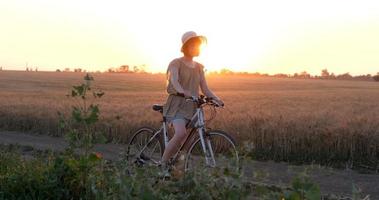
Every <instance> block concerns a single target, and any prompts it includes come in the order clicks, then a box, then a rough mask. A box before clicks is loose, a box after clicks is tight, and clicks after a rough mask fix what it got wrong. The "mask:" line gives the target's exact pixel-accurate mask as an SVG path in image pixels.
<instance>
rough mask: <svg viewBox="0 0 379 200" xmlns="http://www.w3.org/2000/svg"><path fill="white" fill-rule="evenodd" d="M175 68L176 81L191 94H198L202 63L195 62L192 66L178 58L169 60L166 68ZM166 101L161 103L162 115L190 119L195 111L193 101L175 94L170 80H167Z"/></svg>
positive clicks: (202, 71) (202, 73)
mask: <svg viewBox="0 0 379 200" xmlns="http://www.w3.org/2000/svg"><path fill="white" fill-rule="evenodd" d="M171 68H175V70H177V72H178V81H179V84H180V86H181V87H182V88H183V89H184V90H187V91H190V93H191V95H192V96H199V88H200V81H201V80H200V79H201V77H202V76H203V75H204V70H203V68H204V67H203V65H201V64H200V63H197V62H195V66H194V67H190V66H187V65H186V64H185V63H184V62H183V61H182V60H181V59H180V58H176V59H174V60H173V61H171V62H170V64H169V66H168V69H169V70H170V69H171ZM167 93H168V94H169V96H168V97H167V101H166V103H165V104H164V105H163V116H165V117H174V116H175V115H180V116H184V117H185V118H186V119H191V118H192V116H193V115H194V114H195V112H196V105H195V103H194V102H191V101H186V100H185V99H184V98H183V97H180V96H175V95H172V94H176V93H177V90H176V89H175V87H174V85H173V83H172V80H171V79H169V80H168V85H167Z"/></svg>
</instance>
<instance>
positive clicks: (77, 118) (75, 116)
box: [71, 107, 83, 122]
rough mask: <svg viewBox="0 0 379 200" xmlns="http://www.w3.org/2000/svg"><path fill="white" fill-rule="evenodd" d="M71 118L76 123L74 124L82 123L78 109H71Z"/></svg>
mask: <svg viewBox="0 0 379 200" xmlns="http://www.w3.org/2000/svg"><path fill="white" fill-rule="evenodd" d="M71 116H72V118H73V119H74V120H75V121H76V122H81V121H83V118H82V112H81V110H80V109H79V108H77V107H73V109H72V113H71Z"/></svg>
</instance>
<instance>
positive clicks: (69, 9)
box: [0, 0, 379, 75]
mask: <svg viewBox="0 0 379 200" xmlns="http://www.w3.org/2000/svg"><path fill="white" fill-rule="evenodd" d="M186 31H196V32H197V33H198V34H201V35H204V36H206V37H207V38H208V44H207V45H206V46H205V48H204V49H203V52H202V54H201V56H200V57H198V58H197V60H198V61H199V62H202V63H203V64H204V65H205V67H206V69H207V70H209V71H214V70H220V69H222V68H228V69H230V70H233V71H247V72H261V73H270V74H275V73H288V74H293V73H295V72H302V71H307V72H309V73H311V74H320V72H321V70H322V69H324V68H327V69H328V70H329V71H330V72H334V73H336V74H341V73H345V72H350V73H351V74H353V75H358V74H367V73H371V74H376V73H377V72H379V56H378V54H379V37H378V36H379V1H368V0H360V1H348V0H344V1H343V0H317V1H307V0H287V1H280V0H275V1H274V0H266V1H252V0H249V1H248V0H246V1H244V0H232V1H225V0H218V1H215V0H192V1H182V0H160V1H157V0H138V1H137V0H135V1H128V0H123V1H121V0H120V1H116V0H108V1H97V0H91V1H87V0H65V1H55V0H12V1H6V0H1V1H0V66H2V68H3V69H10V70H24V69H25V68H26V67H30V68H35V67H38V70H40V71H41V70H52V71H55V70H56V69H64V68H66V67H68V68H71V69H74V68H83V69H86V70H89V71H96V70H100V71H104V70H106V69H108V68H110V67H118V66H121V65H124V64H127V65H129V66H140V65H146V70H147V71H151V72H165V71H166V69H167V65H168V63H169V62H170V61H171V60H172V59H174V58H177V57H180V56H182V54H181V52H180V47H181V36H182V34H183V33H184V32H186Z"/></svg>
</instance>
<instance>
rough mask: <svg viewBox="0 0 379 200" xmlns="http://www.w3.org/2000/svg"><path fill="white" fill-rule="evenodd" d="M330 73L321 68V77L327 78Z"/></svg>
mask: <svg viewBox="0 0 379 200" xmlns="http://www.w3.org/2000/svg"><path fill="white" fill-rule="evenodd" d="M329 76H330V74H329V72H328V70H327V69H323V70H321V78H324V79H327V78H329Z"/></svg>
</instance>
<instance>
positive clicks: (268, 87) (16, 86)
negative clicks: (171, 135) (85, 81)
mask: <svg viewBox="0 0 379 200" xmlns="http://www.w3.org/2000/svg"><path fill="white" fill-rule="evenodd" d="M83 76H84V74H80V73H63V72H62V73H56V72H8V71H2V72H0V88H2V90H1V91H0V95H1V98H0V128H1V129H4V130H18V131H27V132H35V133H41V134H49V135H61V134H62V133H61V130H60V129H59V128H58V116H57V114H56V113H57V111H63V112H64V111H67V112H66V114H69V113H68V111H69V110H70V109H67V108H69V107H70V106H71V102H70V101H69V99H66V98H65V95H66V94H67V93H68V92H69V91H70V87H71V86H72V85H77V84H78V83H80V82H81V81H82V77H83ZM93 76H94V78H95V85H97V86H98V87H99V88H101V89H102V90H103V91H104V92H105V93H106V94H105V95H104V97H103V98H102V102H101V104H100V107H101V112H102V114H101V116H102V118H101V119H100V123H99V124H98V129H100V130H102V131H104V132H105V133H106V135H107V136H108V139H109V140H110V141H116V142H125V141H127V140H128V139H129V137H130V133H131V131H132V130H134V129H136V128H137V127H139V126H141V125H151V126H155V127H157V126H159V120H160V119H161V117H160V115H159V113H156V112H154V111H152V109H151V106H152V104H154V103H160V104H162V103H164V102H165V99H166V93H165V84H166V82H165V76H164V75H150V74H93ZM207 80H208V84H209V86H210V88H211V89H212V90H213V91H214V92H215V93H216V94H217V95H218V96H220V97H221V98H222V99H223V100H224V102H225V104H226V108H225V109H223V110H219V112H218V114H217V118H216V119H215V120H213V121H212V122H211V124H209V126H210V127H214V128H217V129H223V130H225V131H227V132H229V133H230V134H231V135H232V136H233V137H235V139H236V140H237V142H238V143H239V144H240V146H242V147H243V148H244V151H245V153H246V154H248V155H250V156H252V157H254V158H256V159H260V160H266V159H270V160H281V161H289V162H295V163H312V162H316V163H321V164H324V165H333V166H338V167H346V166H348V167H363V168H368V169H372V170H378V169H379V115H378V113H379V112H378V111H379V106H377V100H378V99H379V92H378V91H379V84H378V83H376V82H360V81H332V80H296V79H280V78H252V77H247V76H209V77H208V78H207ZM120 117H121V118H120Z"/></svg>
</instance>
